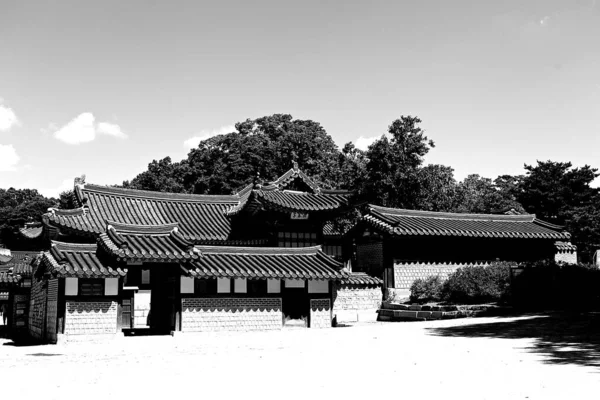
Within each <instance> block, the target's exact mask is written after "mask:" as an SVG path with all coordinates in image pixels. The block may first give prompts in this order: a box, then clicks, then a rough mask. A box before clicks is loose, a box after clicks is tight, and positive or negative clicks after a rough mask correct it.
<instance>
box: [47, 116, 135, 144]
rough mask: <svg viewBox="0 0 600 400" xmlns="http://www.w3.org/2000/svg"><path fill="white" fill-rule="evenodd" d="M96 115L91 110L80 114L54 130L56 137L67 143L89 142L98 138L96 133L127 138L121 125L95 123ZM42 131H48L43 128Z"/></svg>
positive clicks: (52, 126)
mask: <svg viewBox="0 0 600 400" xmlns="http://www.w3.org/2000/svg"><path fill="white" fill-rule="evenodd" d="M95 121H96V119H95V118H94V115H93V114H92V113H89V112H85V113H83V114H79V115H78V116H77V117H75V118H74V119H73V120H71V121H70V122H69V123H68V124H66V125H65V126H63V127H62V128H60V129H58V130H56V131H55V132H54V137H55V138H57V139H58V140H60V141H61V142H65V143H67V144H81V143H88V142H91V141H93V140H94V139H96V134H101V135H109V136H114V137H116V138H119V139H125V138H127V135H126V134H125V133H123V131H122V130H121V127H120V126H119V125H116V124H111V123H109V122H99V123H98V124H96V123H95ZM52 128H54V124H50V125H49V129H52ZM42 132H48V130H46V129H42Z"/></svg>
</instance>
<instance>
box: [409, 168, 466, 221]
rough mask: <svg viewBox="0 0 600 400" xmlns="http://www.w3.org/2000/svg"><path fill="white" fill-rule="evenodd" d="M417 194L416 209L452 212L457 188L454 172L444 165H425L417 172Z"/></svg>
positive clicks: (454, 206)
mask: <svg viewBox="0 0 600 400" xmlns="http://www.w3.org/2000/svg"><path fill="white" fill-rule="evenodd" d="M417 179H418V182H419V192H418V197H417V199H416V205H417V208H418V209H420V210H426V211H453V210H454V209H455V208H456V201H457V198H456V194H457V186H456V180H455V179H454V170H453V169H452V168H451V167H448V166H445V165H437V164H432V165H426V166H425V167H423V168H420V169H418V170H417Z"/></svg>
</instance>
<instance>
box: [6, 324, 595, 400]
mask: <svg viewBox="0 0 600 400" xmlns="http://www.w3.org/2000/svg"><path fill="white" fill-rule="evenodd" d="M544 321H547V322H550V323H546V322H544ZM532 326H533V327H539V326H547V329H553V328H552V327H553V326H556V325H555V324H554V323H553V322H552V321H551V320H549V319H547V316H535V315H534V316H527V317H513V318H477V319H459V320H446V321H428V322H410V323H391V322H388V323H372V324H363V325H360V324H359V325H355V326H352V327H338V328H332V329H323V330H316V329H315V330H311V329H294V330H292V329H289V330H283V331H277V332H248V333H225V334H194V335H188V336H186V335H185V334H184V335H181V336H176V337H170V336H165V337H160V336H154V337H135V338H134V337H127V338H122V339H119V340H116V341H114V342H112V343H110V344H107V343H91V344H90V343H88V344H83V343H71V344H68V345H58V346H57V345H46V346H30V347H15V346H11V345H10V344H9V342H8V341H6V340H5V339H0V344H3V345H2V346H0V382H1V383H2V387H1V390H2V391H1V392H0V396H1V397H2V398H7V397H5V396H7V395H16V396H18V397H19V398H24V399H33V398H36V399H45V400H47V399H81V398H85V399H100V398H102V399H107V398H109V397H113V398H125V397H130V398H131V397H134V396H135V397H136V398H140V397H144V398H159V397H164V398H167V397H168V398H175V396H177V397H179V396H181V398H184V397H188V398H189V397H190V396H194V397H193V398H199V396H202V395H205V396H215V397H217V398H233V397H236V398H242V397H245V398H252V399H254V398H257V399H259V398H265V399H271V398H292V399H295V398H308V397H312V398H322V397H325V396H336V397H340V396H341V397H344V398H359V397H366V396H369V397H372V396H377V398H398V397H404V396H410V398H416V399H441V398H457V399H458V398H460V399H478V400H481V399H565V398H572V399H598V398H600V374H599V372H600V364H597V363H596V361H598V362H600V360H598V357H597V354H598V353H597V350H598V349H597V348H596V347H594V346H595V344H596V341H594V340H591V341H590V340H587V342H592V344H590V343H582V342H584V341H585V340H579V341H577V342H576V339H575V338H573V337H571V338H570V339H569V340H570V341H572V342H573V343H568V342H564V343H563V341H562V340H563V339H562V336H561V334H560V332H559V333H558V334H557V335H554V336H552V337H553V338H554V339H555V340H554V342H553V343H551V344H552V346H550V347H547V346H544V344H548V343H550V342H551V340H549V339H548V337H547V336H544V335H545V333H547V332H546V331H544V332H539V331H535V329H533V330H532V328H531V327H532ZM584 329H585V332H588V331H589V325H585V324H584ZM594 329H595V328H594ZM555 333H556V332H555ZM592 333H593V334H594V335H596V336H598V335H599V334H600V332H592ZM559 339H560V340H559ZM588 339H589V337H588ZM584 344H585V345H587V347H586V346H584ZM561 346H562V347H561ZM563 347H564V348H563ZM561 351H564V352H565V353H564V354H569V356H568V357H557V354H562V353H561ZM583 354H585V356H583ZM590 354H591V355H592V356H590ZM578 355H581V356H578ZM372 398H374V397H372Z"/></svg>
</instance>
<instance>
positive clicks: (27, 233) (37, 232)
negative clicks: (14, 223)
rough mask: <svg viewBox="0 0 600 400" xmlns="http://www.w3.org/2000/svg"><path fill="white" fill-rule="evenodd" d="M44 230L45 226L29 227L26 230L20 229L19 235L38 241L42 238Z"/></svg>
mask: <svg viewBox="0 0 600 400" xmlns="http://www.w3.org/2000/svg"><path fill="white" fill-rule="evenodd" d="M43 230H44V227H43V226H41V225H40V226H28V227H25V228H20V229H19V233H20V234H21V235H22V236H23V237H25V238H27V239H36V238H38V237H40V236H41V234H42V232H43Z"/></svg>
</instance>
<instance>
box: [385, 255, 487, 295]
mask: <svg viewBox="0 0 600 400" xmlns="http://www.w3.org/2000/svg"><path fill="white" fill-rule="evenodd" d="M477 265H486V266H487V265H488V264H487V263H481V264H476V263H471V264H467V263H464V264H461V263H456V264H455V263H428V262H404V261H398V260H395V261H394V282H395V287H394V289H395V290H390V293H394V294H395V295H396V296H397V297H408V296H409V295H410V287H411V285H412V284H413V282H414V281H415V280H416V279H426V278H428V277H430V276H435V275H438V276H439V277H440V278H442V279H446V278H448V276H449V275H450V274H451V273H453V272H454V271H456V270H457V269H458V268H461V267H467V266H477Z"/></svg>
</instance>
